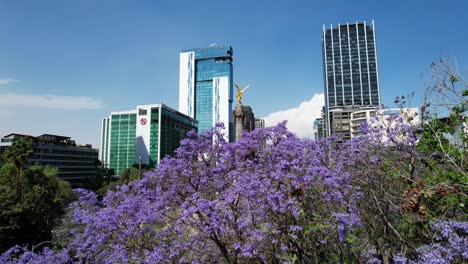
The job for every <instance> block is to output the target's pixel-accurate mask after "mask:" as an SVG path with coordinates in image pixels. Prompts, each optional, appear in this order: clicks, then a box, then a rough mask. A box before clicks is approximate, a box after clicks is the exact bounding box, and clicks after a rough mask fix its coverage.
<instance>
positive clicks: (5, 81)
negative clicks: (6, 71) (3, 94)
mask: <svg viewBox="0 0 468 264" xmlns="http://www.w3.org/2000/svg"><path fill="white" fill-rule="evenodd" d="M14 82H18V80H15V79H0V85H1V84H9V83H14Z"/></svg>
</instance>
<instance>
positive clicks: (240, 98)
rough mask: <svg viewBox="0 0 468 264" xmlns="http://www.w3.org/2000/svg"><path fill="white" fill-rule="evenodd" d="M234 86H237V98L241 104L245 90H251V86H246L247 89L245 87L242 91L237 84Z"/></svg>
mask: <svg viewBox="0 0 468 264" xmlns="http://www.w3.org/2000/svg"><path fill="white" fill-rule="evenodd" d="M234 85H235V86H236V88H237V93H236V98H237V101H238V102H239V103H241V100H242V94H243V93H244V91H245V90H247V88H249V87H250V84H249V85H247V86H245V87H244V88H242V89H241V88H240V86H239V85H238V84H237V83H235V84H234Z"/></svg>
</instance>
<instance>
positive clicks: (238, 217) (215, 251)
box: [0, 123, 467, 263]
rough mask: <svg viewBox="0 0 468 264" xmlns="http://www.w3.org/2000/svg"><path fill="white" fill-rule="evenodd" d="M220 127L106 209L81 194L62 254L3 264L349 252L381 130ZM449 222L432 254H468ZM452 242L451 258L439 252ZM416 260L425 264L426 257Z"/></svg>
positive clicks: (13, 253)
mask: <svg viewBox="0 0 468 264" xmlns="http://www.w3.org/2000/svg"><path fill="white" fill-rule="evenodd" d="M219 129H220V127H217V128H215V129H213V130H212V131H210V132H209V133H207V134H204V135H201V136H199V135H197V134H196V133H194V132H190V133H189V134H188V138H187V139H185V140H183V141H182V142H181V146H180V148H179V149H178V150H177V151H176V155H175V157H166V158H165V159H163V160H162V161H161V163H160V165H159V167H158V168H157V169H156V170H155V171H154V172H153V173H151V174H148V175H146V176H145V177H144V178H143V179H142V180H140V181H134V182H131V183H129V184H128V185H122V186H119V187H117V188H116V190H115V191H113V192H109V193H108V194H107V195H106V197H104V199H103V201H102V202H100V203H99V202H98V200H97V197H96V195H95V194H93V193H91V192H89V191H86V190H77V193H78V194H79V199H78V201H76V202H74V203H73V204H72V205H71V213H70V222H71V224H72V226H73V228H72V229H71V231H70V232H71V234H72V235H73V238H72V240H71V242H70V243H69V244H68V245H67V247H66V249H64V250H62V251H59V252H56V253H53V252H52V251H50V250H49V249H44V251H43V253H42V254H35V253H31V252H29V251H27V250H26V249H23V248H18V247H16V248H12V249H10V250H9V251H7V252H5V253H4V254H2V256H1V257H0V262H1V263H41V261H42V262H46V263H49V262H54V263H72V262H73V263H74V262H77V263H80V262H84V263H131V262H135V263H174V262H178V263H206V262H209V263H218V262H223V263H224V262H226V263H238V262H245V263H250V262H260V263H271V262H276V263H278V262H281V263H293V262H295V261H297V262H300V263H310V262H313V260H317V256H320V257H321V258H322V259H326V258H327V256H329V255H330V254H335V253H333V252H336V251H337V248H336V245H337V244H342V245H346V246H349V244H350V243H351V242H350V241H352V238H350V237H351V236H352V235H353V232H354V231H355V230H356V229H357V228H359V227H360V226H361V225H362V221H361V218H360V217H359V210H358V208H357V205H358V201H359V200H360V199H361V198H362V197H363V194H362V193H361V191H360V189H359V188H358V187H356V186H355V185H353V183H352V177H351V173H354V172H355V171H353V168H356V169H355V170H357V169H358V168H359V166H360V160H359V158H358V157H360V154H361V153H364V152H366V148H365V145H366V144H369V143H375V142H376V141H375V139H376V138H378V137H379V136H378V134H377V131H374V132H375V133H371V134H369V135H368V136H364V137H361V138H360V139H358V140H354V141H352V142H349V143H346V144H343V145H338V146H337V145H336V144H335V142H336V141H335V140H334V139H333V138H329V139H326V140H323V141H312V140H303V139H299V138H297V137H296V136H295V135H293V134H292V133H290V132H288V131H287V129H286V123H280V124H279V125H277V126H276V127H272V128H266V129H258V130H254V131H253V132H252V133H247V134H245V135H243V137H242V138H241V139H240V140H239V141H238V142H236V143H233V144H231V143H228V142H225V141H224V139H223V138H224V137H223V135H222V134H221V132H220V130H219ZM401 129H406V130H404V131H406V132H401V131H400V132H395V136H392V135H390V136H388V135H387V136H388V138H389V139H392V140H396V139H401V136H402V135H406V136H408V137H409V138H410V139H408V141H407V142H413V141H415V136H414V134H412V130H409V129H407V128H406V127H404V128H401ZM405 133H406V134H405ZM395 142H399V141H395ZM398 144H399V143H398ZM411 144H412V143H411ZM338 150H339V151H338ZM333 153H340V155H333ZM368 154H369V155H373V153H370V152H369V153H368ZM379 160H380V159H379V156H375V157H373V158H371V162H372V163H379ZM465 224H466V223H465ZM450 225H451V229H447V230H445V229H444V228H445V225H443V224H436V225H435V227H437V228H441V236H442V237H441V238H443V239H445V240H447V241H448V242H447V243H448V244H447V243H442V242H439V244H438V246H436V245H435V244H434V245H431V246H429V248H430V252H436V251H435V250H436V249H437V250H439V251H437V252H439V254H441V256H442V257H447V256H453V257H456V256H458V255H457V254H461V253H463V254H466V253H464V252H466V244H467V243H466V227H465V226H464V225H463V224H460V223H458V225H462V227H463V228H465V229H463V230H464V231H463V232H465V233H464V234H465V235H464V236H462V235H458V234H459V233H458V232H460V228H459V227H460V226H456V224H455V223H454V222H452V223H450ZM455 229H456V230H458V231H453V230H455ZM450 230H452V231H450ZM463 243H465V246H463ZM447 245H450V255H449V253H447V251H442V250H441V248H444V249H447V250H448V248H449V247H448V246H447ZM420 254H421V258H422V259H423V258H425V256H426V254H429V251H425V249H421V251H420ZM434 254H435V253H434ZM463 256H464V255H463ZM370 257H371V255H369V259H370ZM398 261H399V263H404V262H402V261H404V258H403V257H401V258H400V259H399V260H398ZM395 262H397V259H395ZM369 263H378V259H375V261H374V262H372V261H371V262H369Z"/></svg>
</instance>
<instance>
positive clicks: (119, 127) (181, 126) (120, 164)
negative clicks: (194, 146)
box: [100, 104, 197, 174]
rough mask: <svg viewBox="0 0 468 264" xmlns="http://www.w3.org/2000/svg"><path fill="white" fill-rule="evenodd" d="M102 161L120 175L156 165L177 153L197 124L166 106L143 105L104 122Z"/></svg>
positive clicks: (112, 115)
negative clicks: (141, 165) (123, 172)
mask: <svg viewBox="0 0 468 264" xmlns="http://www.w3.org/2000/svg"><path fill="white" fill-rule="evenodd" d="M101 129H102V130H101V149H100V151H101V153H100V157H101V161H102V163H103V164H104V166H105V167H106V168H108V169H113V170H114V172H115V173H116V174H120V173H121V172H122V171H123V170H125V169H127V168H130V167H131V166H132V165H133V164H136V163H139V162H140V161H141V163H142V164H147V165H150V166H154V165H156V164H158V163H159V160H161V159H162V158H164V157H165V156H167V155H172V154H174V150H176V149H177V148H178V147H179V145H180V141H181V140H182V139H184V138H185V137H186V134H187V132H188V131H190V130H192V129H195V130H196V129H197V121H196V120H195V119H193V118H190V117H188V116H186V115H184V114H182V113H179V112H177V111H176V110H174V109H172V108H170V107H168V106H166V105H164V104H152V105H139V106H137V108H136V110H131V111H125V112H112V113H111V115H110V117H109V118H104V119H103V120H102V128H101Z"/></svg>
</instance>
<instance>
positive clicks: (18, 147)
mask: <svg viewBox="0 0 468 264" xmlns="http://www.w3.org/2000/svg"><path fill="white" fill-rule="evenodd" d="M33 155H34V143H33V142H32V140H31V139H29V138H26V137H22V138H20V139H18V140H16V141H15V142H14V143H13V145H12V146H11V147H9V148H7V149H6V151H5V153H3V158H4V159H5V160H6V161H8V162H11V163H13V164H15V167H16V196H18V194H19V178H20V174H21V170H22V169H23V167H24V165H25V164H26V162H27V161H28V159H29V158H31V157H32V156H33Z"/></svg>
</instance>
